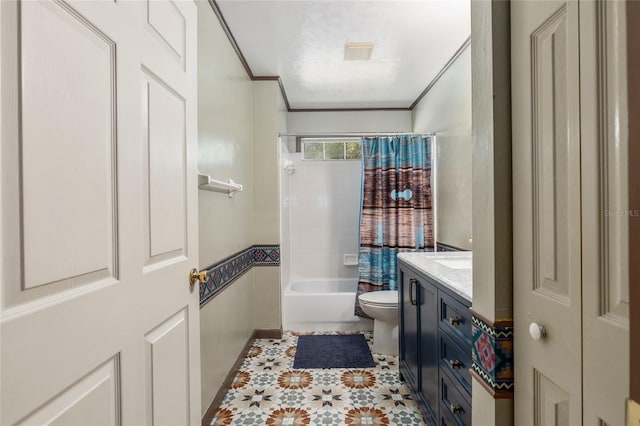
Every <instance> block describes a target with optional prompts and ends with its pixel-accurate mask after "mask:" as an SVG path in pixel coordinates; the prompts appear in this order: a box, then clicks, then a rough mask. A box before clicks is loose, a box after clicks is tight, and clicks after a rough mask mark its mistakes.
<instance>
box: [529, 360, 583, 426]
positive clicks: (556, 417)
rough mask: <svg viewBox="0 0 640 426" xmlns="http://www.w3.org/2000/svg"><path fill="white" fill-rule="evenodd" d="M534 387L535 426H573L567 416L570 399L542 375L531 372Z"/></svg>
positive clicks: (568, 415) (535, 371)
mask: <svg viewBox="0 0 640 426" xmlns="http://www.w3.org/2000/svg"><path fill="white" fill-rule="evenodd" d="M533 386H534V401H533V405H534V418H533V424H535V425H536V426H547V425H573V424H578V423H576V422H575V421H572V419H571V416H570V414H569V401H570V399H571V397H570V396H569V395H568V394H567V393H566V392H565V391H564V390H562V389H561V388H560V387H558V386H557V385H556V384H555V383H553V382H552V381H551V380H549V379H548V378H547V377H546V376H545V375H544V374H542V373H540V372H539V371H537V370H534V372H533Z"/></svg>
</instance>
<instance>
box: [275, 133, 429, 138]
mask: <svg viewBox="0 0 640 426" xmlns="http://www.w3.org/2000/svg"><path fill="white" fill-rule="evenodd" d="M397 135H420V136H436V133H428V132H420V133H414V132H320V133H278V136H292V137H293V136H295V137H301V138H311V137H315V136H319V137H327V138H329V137H333V138H338V137H346V136H362V137H365V136H397Z"/></svg>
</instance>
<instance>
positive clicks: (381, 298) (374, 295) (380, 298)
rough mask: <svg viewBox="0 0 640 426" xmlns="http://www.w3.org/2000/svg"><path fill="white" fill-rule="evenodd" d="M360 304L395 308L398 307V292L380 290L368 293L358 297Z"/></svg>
mask: <svg viewBox="0 0 640 426" xmlns="http://www.w3.org/2000/svg"><path fill="white" fill-rule="evenodd" d="M358 298H359V299H360V303H363V302H364V303H365V304H367V305H370V306H379V307H389V308H392V307H397V306H398V291H397V290H382V291H371V292H369V293H363V294H361V295H360V296H358Z"/></svg>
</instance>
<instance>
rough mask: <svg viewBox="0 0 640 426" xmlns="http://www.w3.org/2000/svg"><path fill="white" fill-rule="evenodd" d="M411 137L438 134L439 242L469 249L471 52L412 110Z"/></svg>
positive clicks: (469, 49) (437, 193)
mask: <svg viewBox="0 0 640 426" xmlns="http://www.w3.org/2000/svg"><path fill="white" fill-rule="evenodd" d="M413 131H414V132H437V133H438V137H437V142H436V144H437V147H436V158H435V159H436V165H437V167H434V169H435V170H437V173H435V174H434V175H435V178H436V179H435V181H436V189H435V195H436V205H437V224H436V226H437V236H436V238H437V240H438V241H439V242H442V243H446V244H450V245H452V246H455V247H459V248H463V249H468V250H471V242H470V241H469V238H470V237H471V235H472V234H471V151H472V146H471V48H470V47H467V48H466V49H465V50H464V51H463V52H462V54H461V55H460V56H459V57H458V58H457V59H456V61H455V62H454V63H453V64H452V65H451V66H450V67H449V68H448V69H447V71H446V72H445V73H444V74H443V75H442V76H441V77H440V78H439V79H438V81H437V82H436V84H435V85H434V86H433V87H431V89H430V90H429V92H428V93H427V94H426V95H425V97H424V98H422V100H421V101H420V102H419V103H418V105H416V107H415V108H414V110H413Z"/></svg>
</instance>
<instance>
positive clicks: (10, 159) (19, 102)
mask: <svg viewBox="0 0 640 426" xmlns="http://www.w3.org/2000/svg"><path fill="white" fill-rule="evenodd" d="M0 28H1V31H2V33H1V38H0V53H1V58H2V67H1V73H0V89H1V93H2V98H1V100H0V129H1V138H2V140H1V142H2V145H1V151H0V161H1V168H2V181H1V187H0V191H1V192H0V202H1V204H0V212H1V222H0V226H1V235H2V241H1V244H2V245H1V246H0V258H1V261H0V268H1V269H0V277H1V280H2V281H1V290H2V297H1V303H2V318H1V322H0V327H1V329H0V332H1V347H0V350H1V354H0V355H1V357H0V375H1V376H0V378H1V393H0V398H1V401H0V404H1V406H2V411H1V412H0V424H2V425H5V424H6V425H10V424H20V425H42V424H59V425H65V426H66V425H98V424H100V425H102V424H113V425H119V424H131V425H143V424H156V425H187V424H194V425H195V424H199V423H200V405H199V404H200V395H199V393H200V374H199V368H200V367H199V362H200V360H199V339H200V337H199V319H198V315H199V308H198V290H197V288H191V287H190V286H189V284H188V281H187V271H188V270H189V269H190V268H191V267H194V266H197V265H198V252H197V247H198V241H197V182H196V179H197V175H196V174H197V171H196V154H197V153H196V149H197V141H196V129H197V127H196V109H195V108H196V105H197V99H196V95H197V86H196V84H197V76H196V72H197V64H196V7H195V4H194V3H193V2H192V1H191V0H188V1H172V0H154V1H151V0H149V1H148V2H147V1H143V0H137V1H131V0H118V1H113V0H97V1H90V2H87V1H63V0H42V1H22V2H20V1H2V2H0Z"/></svg>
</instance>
